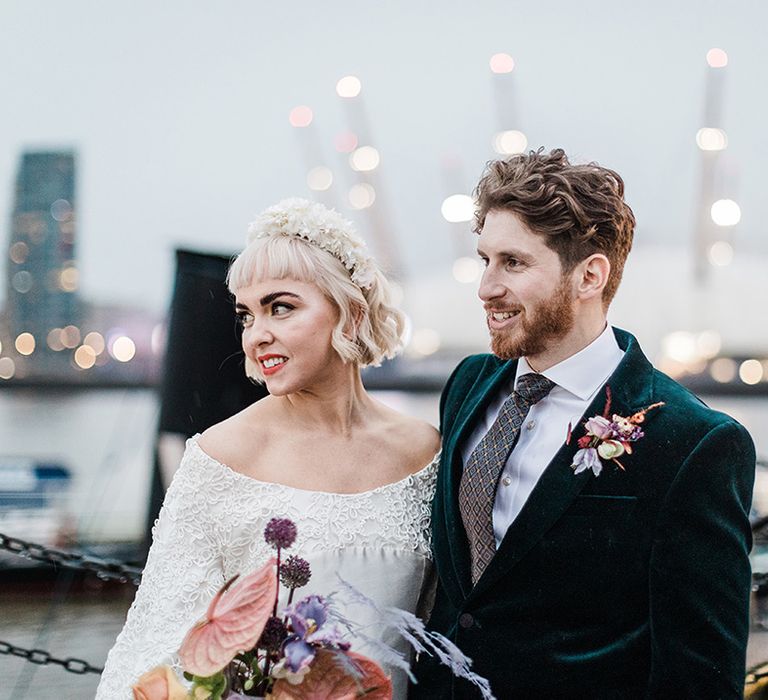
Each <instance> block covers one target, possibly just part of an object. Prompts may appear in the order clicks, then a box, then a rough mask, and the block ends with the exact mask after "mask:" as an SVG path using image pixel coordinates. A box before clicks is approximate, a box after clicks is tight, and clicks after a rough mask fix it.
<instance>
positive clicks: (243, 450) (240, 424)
mask: <svg viewBox="0 0 768 700" xmlns="http://www.w3.org/2000/svg"><path fill="white" fill-rule="evenodd" d="M269 403H270V402H269V397H266V398H264V399H261V400H260V401H257V402H256V403H254V404H251V405H250V406H248V407H247V408H245V409H243V410H242V411H240V412H239V413H236V414H235V415H233V416H231V417H229V418H227V419H226V420H223V421H221V422H220V423H216V424H215V425H212V426H211V427H210V428H208V429H207V430H205V431H204V432H203V433H202V434H201V435H199V436H198V438H197V446H198V447H199V448H200V449H201V450H202V451H203V452H204V453H205V454H206V455H208V456H209V457H210V458H211V459H213V460H214V461H216V462H219V463H220V464H224V465H226V466H228V467H230V468H231V469H233V470H234V471H241V469H240V468H239V467H238V465H240V464H242V463H243V461H244V456H249V457H250V458H251V459H252V457H253V445H254V443H255V444H259V445H261V446H262V448H263V447H264V446H266V444H267V443H268V442H269V436H270V433H271V432H272V431H271V430H270V425H271V422H272V412H271V411H270V410H269V409H270V407H269Z"/></svg>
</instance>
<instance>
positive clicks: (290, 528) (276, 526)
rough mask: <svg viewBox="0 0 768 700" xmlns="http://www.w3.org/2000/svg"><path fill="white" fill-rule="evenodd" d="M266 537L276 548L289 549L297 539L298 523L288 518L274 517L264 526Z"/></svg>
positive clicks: (269, 543)
mask: <svg viewBox="0 0 768 700" xmlns="http://www.w3.org/2000/svg"><path fill="white" fill-rule="evenodd" d="M264 539H265V540H266V541H267V544H268V545H271V546H272V547H274V548H275V549H288V547H290V546H291V545H292V544H293V543H294V541H295V540H296V525H295V524H294V522H293V520H289V519H288V518H272V520H270V521H269V522H268V523H267V526H266V527H265V528H264Z"/></svg>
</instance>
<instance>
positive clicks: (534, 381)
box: [515, 372, 555, 405]
mask: <svg viewBox="0 0 768 700" xmlns="http://www.w3.org/2000/svg"><path fill="white" fill-rule="evenodd" d="M554 386H555V383H554V382H553V381H551V380H549V379H547V378H546V377H545V376H544V375H543V374H536V373H535V372H530V373H528V374H524V375H523V376H522V377H520V378H519V379H518V380H517V387H516V388H515V392H516V393H517V394H518V396H520V397H521V398H522V399H523V400H524V401H526V402H527V403H529V404H531V405H533V404H535V403H538V402H539V401H541V400H542V399H543V398H544V397H545V396H546V395H547V394H548V393H549V392H550V391H552V387H554Z"/></svg>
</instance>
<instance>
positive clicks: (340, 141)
mask: <svg viewBox="0 0 768 700" xmlns="http://www.w3.org/2000/svg"><path fill="white" fill-rule="evenodd" d="M333 147H334V148H335V149H336V150H337V151H338V152H339V153H352V151H354V150H355V149H356V148H357V135H356V134H354V133H353V132H351V131H342V132H340V133H338V134H336V136H335V138H334V139H333Z"/></svg>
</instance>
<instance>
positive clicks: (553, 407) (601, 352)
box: [462, 326, 624, 547]
mask: <svg viewBox="0 0 768 700" xmlns="http://www.w3.org/2000/svg"><path fill="white" fill-rule="evenodd" d="M622 357H624V351H623V350H622V349H621V348H620V347H619V346H618V344H617V343H616V337H615V336H614V334H613V330H612V329H611V327H610V326H606V328H605V330H604V331H603V332H602V333H601V334H600V335H599V336H598V337H597V338H596V339H595V340H593V341H592V342H591V343H590V344H589V345H587V347H585V348H584V349H583V350H580V351H579V352H577V353H576V354H575V355H571V357H569V358H567V359H565V360H563V361H562V362H559V363H558V364H556V365H554V366H553V367H550V368H549V369H548V370H545V371H544V372H541V374H543V375H544V376H545V377H546V378H547V379H550V380H551V381H553V382H554V383H555V386H554V387H553V388H552V391H550V393H549V394H548V395H547V396H545V397H544V398H543V399H542V400H541V401H539V402H538V403H536V404H534V405H533V406H531V410H530V411H529V412H528V415H527V416H526V418H525V421H524V422H523V425H522V427H521V429H520V437H519V438H518V440H517V443H516V444H515V448H514V449H513V450H512V452H511V453H510V455H509V457H508V458H507V463H506V465H505V467H504V471H502V473H501V476H500V478H499V484H498V488H497V489H496V500H495V502H494V505H493V532H494V535H495V537H496V547H498V546H499V545H500V544H501V540H502V539H503V538H504V535H505V534H506V532H507V528H508V527H509V526H510V524H511V523H512V521H513V520H514V519H515V518H516V517H517V516H518V514H519V513H520V511H521V510H522V508H523V505H524V504H525V502H526V501H527V500H528V497H529V496H530V495H531V491H533V487H534V486H535V485H536V482H537V481H538V480H539V478H540V477H541V475H542V474H543V473H544V470H545V469H546V467H547V465H548V464H549V463H550V461H552V458H553V457H554V456H555V454H556V453H557V451H558V450H559V449H560V447H562V445H563V443H564V442H565V440H566V437H567V435H568V426H569V425H570V426H571V427H572V428H576V426H577V424H578V422H579V421H580V420H581V417H582V415H583V414H584V411H586V410H587V407H588V406H589V404H590V403H591V402H592V399H593V398H594V397H595V395H596V394H597V392H598V391H599V390H600V389H601V388H602V386H603V385H604V384H605V382H606V380H607V379H608V377H610V376H611V374H612V373H613V371H614V370H615V369H616V367H617V366H618V364H619V362H621V358H622ZM529 372H533V370H532V369H531V367H530V365H529V364H528V362H527V361H526V359H525V358H524V357H521V358H520V360H519V361H518V363H517V373H516V374H515V379H514V382H512V383H511V384H510V385H507V386H505V387H504V388H503V389H502V390H501V391H500V392H499V393H498V395H497V396H496V397H494V399H493V400H492V401H491V403H490V404H489V406H488V408H487V409H486V412H485V415H484V416H483V418H482V420H481V421H480V422H479V423H478V425H477V426H476V428H475V429H474V431H472V433H471V434H470V436H469V439H468V440H467V442H466V443H465V445H464V446H463V448H462V458H463V460H464V464H465V465H466V463H467V460H468V459H469V456H470V455H471V454H472V451H473V450H474V449H475V447H477V444H478V443H479V442H480V440H482V438H483V436H484V435H485V434H486V433H487V432H488V430H490V427H491V426H492V425H493V422H494V421H495V420H496V417H497V416H498V414H499V411H500V410H501V406H502V404H503V403H504V401H506V400H507V398H509V395H510V393H511V392H512V390H513V388H514V387H516V386H517V380H518V379H519V378H520V377H521V376H522V375H523V374H528V373H529Z"/></svg>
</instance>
